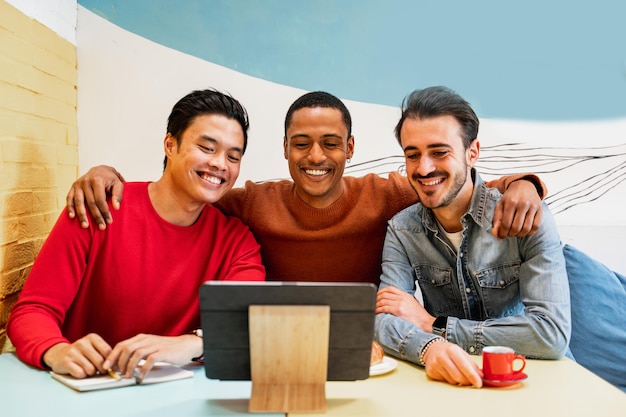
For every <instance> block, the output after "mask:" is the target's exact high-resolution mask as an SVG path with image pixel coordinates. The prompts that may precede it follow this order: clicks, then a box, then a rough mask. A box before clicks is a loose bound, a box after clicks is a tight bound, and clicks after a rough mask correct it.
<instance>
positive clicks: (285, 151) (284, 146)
mask: <svg viewBox="0 0 626 417" xmlns="http://www.w3.org/2000/svg"><path fill="white" fill-rule="evenodd" d="M283 156H284V157H285V159H289V152H287V136H283Z"/></svg>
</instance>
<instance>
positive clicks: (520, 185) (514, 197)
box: [491, 180, 542, 239]
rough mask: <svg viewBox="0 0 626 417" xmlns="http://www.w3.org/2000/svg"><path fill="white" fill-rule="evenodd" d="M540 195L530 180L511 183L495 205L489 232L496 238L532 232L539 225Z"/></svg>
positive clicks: (540, 212) (540, 213)
mask: <svg viewBox="0 0 626 417" xmlns="http://www.w3.org/2000/svg"><path fill="white" fill-rule="evenodd" d="M541 215H542V207H541V197H540V196H539V194H538V193H537V188H536V187H535V185H534V184H533V183H532V182H531V181H527V180H517V181H514V182H512V183H511V185H509V187H508V188H507V190H506V192H505V193H504V194H503V195H502V198H501V199H500V201H498V204H497V205H496V207H495V211H494V214H493V224H492V226H493V227H492V229H491V234H492V235H494V236H497V237H498V239H504V238H505V237H507V236H509V237H513V236H515V237H524V236H530V235H532V234H534V233H535V232H536V231H537V229H539V226H540V225H541Z"/></svg>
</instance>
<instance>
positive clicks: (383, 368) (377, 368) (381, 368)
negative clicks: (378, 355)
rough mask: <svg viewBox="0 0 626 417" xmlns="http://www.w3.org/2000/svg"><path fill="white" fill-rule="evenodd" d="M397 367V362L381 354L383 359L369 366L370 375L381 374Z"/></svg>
mask: <svg viewBox="0 0 626 417" xmlns="http://www.w3.org/2000/svg"><path fill="white" fill-rule="evenodd" d="M397 367H398V362H397V361H396V360H395V359H393V358H389V357H387V356H383V361H382V362H381V363H377V364H376V365H374V366H370V376H376V375H383V374H386V373H389V372H391V371H393V370H394V369H396V368H397Z"/></svg>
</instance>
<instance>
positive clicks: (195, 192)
mask: <svg viewBox="0 0 626 417" xmlns="http://www.w3.org/2000/svg"><path fill="white" fill-rule="evenodd" d="M243 146H244V136H243V129H242V128H241V125H240V124H239V123H238V122H237V121H235V120H234V119H230V118H228V117H225V116H222V115H218V114H204V115H200V116H196V117H195V118H194V119H193V121H192V122H191V123H190V124H189V126H188V127H187V129H185V130H184V131H183V133H182V135H181V138H180V140H176V138H175V137H174V136H172V134H170V133H168V134H167V136H166V137H165V140H164V149H165V154H166V157H167V165H166V167H165V172H164V173H163V177H162V178H161V179H160V180H159V181H158V182H156V183H154V185H155V186H156V188H155V191H157V192H159V193H160V196H159V197H160V198H159V199H155V200H156V201H161V202H167V204H168V205H169V207H177V208H178V209H180V208H182V209H184V212H185V213H191V214H192V216H191V217H193V213H196V216H197V215H199V213H200V211H201V210H202V208H203V207H204V206H205V205H206V204H211V203H215V202H216V201H218V200H219V199H220V198H222V196H223V195H224V194H226V193H227V192H228V191H229V190H230V189H231V188H232V187H233V185H234V184H235V181H236V180H237V177H238V176H239V169H240V164H241V158H242V155H243ZM167 207H168V206H162V207H158V206H157V205H156V204H155V208H156V209H157V212H159V214H161V215H162V217H164V218H167V216H164V215H163V213H162V211H168V210H167ZM159 208H161V209H162V210H159Z"/></svg>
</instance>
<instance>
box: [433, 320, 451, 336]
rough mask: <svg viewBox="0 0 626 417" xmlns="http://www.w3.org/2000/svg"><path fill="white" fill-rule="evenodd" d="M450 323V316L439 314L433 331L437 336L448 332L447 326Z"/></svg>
mask: <svg viewBox="0 0 626 417" xmlns="http://www.w3.org/2000/svg"><path fill="white" fill-rule="evenodd" d="M447 325H448V318H447V317H445V316H439V317H437V318H436V319H435V322H434V323H433V333H434V334H436V335H437V336H441V335H443V334H444V333H445V332H446V327H447Z"/></svg>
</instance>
